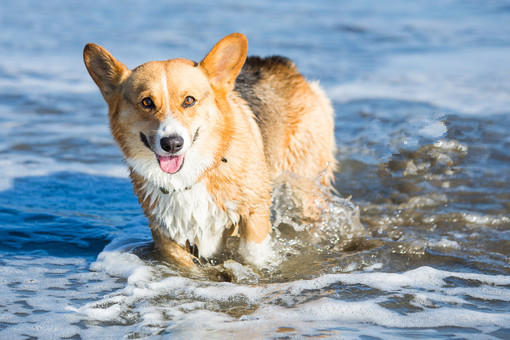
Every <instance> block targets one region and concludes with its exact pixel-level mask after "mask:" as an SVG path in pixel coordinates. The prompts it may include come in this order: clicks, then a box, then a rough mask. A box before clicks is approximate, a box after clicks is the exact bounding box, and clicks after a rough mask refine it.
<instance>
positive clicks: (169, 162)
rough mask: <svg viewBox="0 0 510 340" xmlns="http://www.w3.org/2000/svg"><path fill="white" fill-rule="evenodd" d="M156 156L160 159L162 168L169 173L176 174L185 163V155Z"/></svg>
mask: <svg viewBox="0 0 510 340" xmlns="http://www.w3.org/2000/svg"><path fill="white" fill-rule="evenodd" d="M156 158H157V159H158V162H159V166H160V167H161V170H163V171H164V172H166V173H169V174H175V173H176V172H178V171H179V170H181V168H182V164H183V163H184V155H179V156H161V155H158V154H156Z"/></svg>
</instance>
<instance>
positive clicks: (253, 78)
mask: <svg viewBox="0 0 510 340" xmlns="http://www.w3.org/2000/svg"><path fill="white" fill-rule="evenodd" d="M282 68H284V69H287V71H291V72H292V73H295V72H297V71H296V66H295V64H294V63H293V62H292V61H291V60H290V59H288V58H285V57H282V56H272V57H267V58H260V57H248V58H246V61H245V63H244V65H243V68H242V69H241V72H240V73H239V75H238V76H237V79H236V82H235V86H234V90H235V91H237V92H238V93H239V94H240V95H241V97H242V98H243V99H244V100H246V102H248V105H249V106H250V109H251V110H252V112H253V113H254V115H255V117H257V118H259V117H260V114H261V112H262V110H263V109H264V108H263V107H264V102H263V100H262V99H261V98H260V96H259V95H258V94H257V84H258V83H259V82H260V81H261V80H262V79H264V78H266V76H268V75H270V74H274V73H276V72H279V71H280V72H281V69H282Z"/></svg>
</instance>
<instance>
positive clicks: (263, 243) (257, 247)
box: [240, 208, 272, 268]
mask: <svg viewBox="0 0 510 340" xmlns="http://www.w3.org/2000/svg"><path fill="white" fill-rule="evenodd" d="M240 231H241V244H240V252H241V255H242V256H243V257H244V259H245V260H246V261H247V262H249V263H250V264H253V265H255V266H256V267H258V268H261V267H264V266H266V265H267V264H268V261H269V258H270V256H271V254H272V249H271V237H270V235H269V233H270V231H271V221H270V219H269V209H268V208H267V209H259V210H257V211H255V212H253V213H252V214H250V215H249V216H247V217H245V218H243V219H241V223H240Z"/></svg>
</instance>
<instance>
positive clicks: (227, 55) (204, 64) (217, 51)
mask: <svg viewBox="0 0 510 340" xmlns="http://www.w3.org/2000/svg"><path fill="white" fill-rule="evenodd" d="M247 53H248V40H247V39H246V37H245V36H244V35H243V34H241V33H233V34H230V35H227V36H226V37H225V38H223V39H221V40H220V41H219V42H218V43H217V44H216V45H215V46H214V47H213V49H212V50H211V52H209V53H208V54H207V55H206V56H205V58H204V60H202V61H201V62H200V64H199V67H200V68H201V69H202V71H203V72H204V73H205V74H206V75H207V77H208V78H209V82H210V83H211V86H212V87H213V88H216V89H219V90H223V91H225V92H226V93H227V92H230V91H232V89H233V88H234V83H235V80H236V77H237V75H238V74H239V71H241V68H242V67H243V65H244V61H245V60H246V54H247Z"/></svg>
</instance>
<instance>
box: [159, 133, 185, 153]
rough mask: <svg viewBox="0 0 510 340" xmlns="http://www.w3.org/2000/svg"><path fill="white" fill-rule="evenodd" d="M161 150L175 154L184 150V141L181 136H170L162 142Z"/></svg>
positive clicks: (162, 139)
mask: <svg viewBox="0 0 510 340" xmlns="http://www.w3.org/2000/svg"><path fill="white" fill-rule="evenodd" d="M160 144H161V148H162V149H163V150H165V151H166V152H171V153H175V152H178V151H179V150H181V149H182V147H183V145H184V139H183V138H182V137H181V136H176V135H174V136H169V137H163V138H161V141H160Z"/></svg>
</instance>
